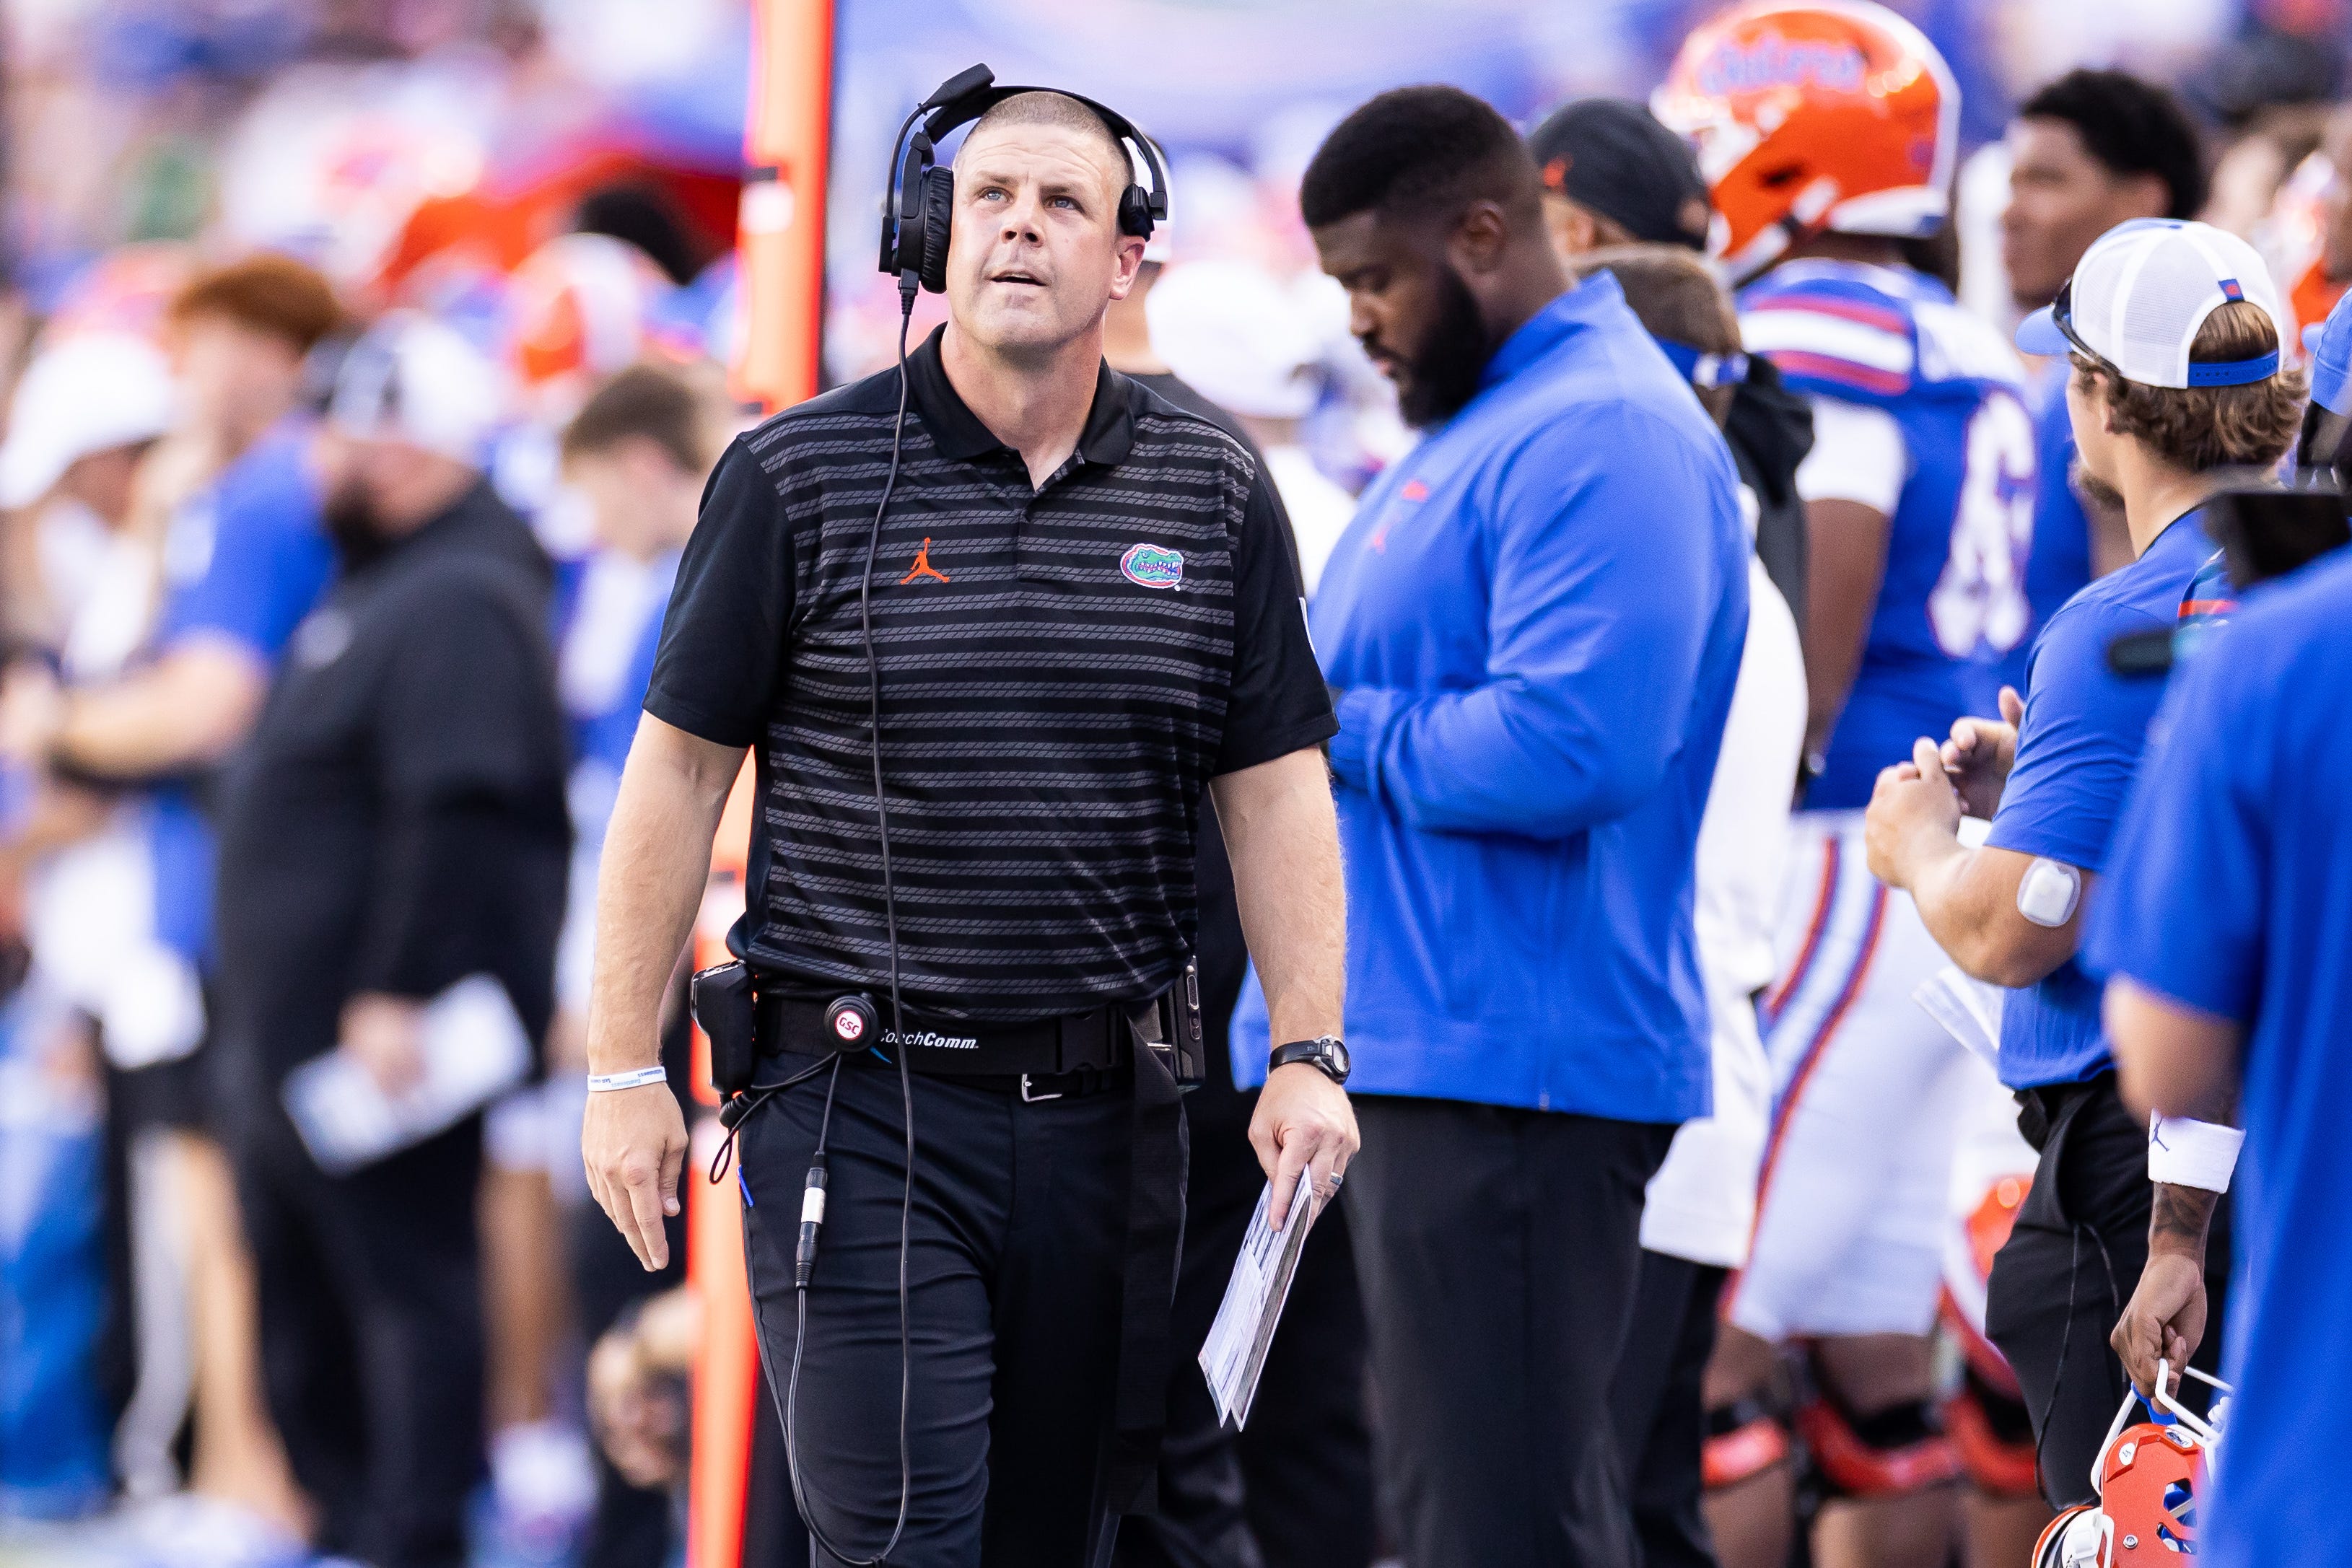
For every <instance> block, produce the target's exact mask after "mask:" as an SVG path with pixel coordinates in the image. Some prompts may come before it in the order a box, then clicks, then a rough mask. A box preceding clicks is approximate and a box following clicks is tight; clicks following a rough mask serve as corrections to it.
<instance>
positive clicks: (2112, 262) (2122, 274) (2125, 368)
mask: <svg viewBox="0 0 2352 1568" xmlns="http://www.w3.org/2000/svg"><path fill="white" fill-rule="evenodd" d="M2240 299H2242V300H2247V301H2250V302H2251V303H2252V304H2253V305H2255V306H2257V307H2259V308H2261V310H2262V312H2263V315H2265V316H2267V317H2269V318H2270V321H2271V330H2272V333H2273V336H2274V337H2278V338H2279V340H2280V341H2284V337H2283V336H2282V335H2281V334H2280V332H2279V319H2280V311H2279V304H2278V291H2277V289H2276V288H2274V287H2273V286H2272V284H2271V274H2270V268H2269V267H2265V266H2263V258H2262V256H2260V255H2259V254H2257V253H2256V252H2255V250H2254V247H2253V246H2250V245H2248V244H2247V243H2246V242H2245V241H2244V240H2242V239H2240V238H2239V237H2238V236H2237V235H2233V234H2230V233H2227V232H2226V231H2224V230H2221V229H2217V228H2215V227H2213V226H2212V225H2210V224H2198V223H2184V222H2181V221H2180V220H2179V219H2176V218H2138V219H2135V220H2133V221H2132V222H2130V223H2127V224H2118V225H2116V227H2114V228H2111V229H2109V230H2108V231H2107V232H2106V233H2105V234H2103V235H2100V236H2099V237H2098V239H2097V240H2096V241H2095V242H2094V243H2093V244H2092V246H2091V248H2090V249H2089V250H2087V251H2084V253H2083V259H2082V260H2081V261H2080V262H2078V263H2076V264H2075V267H2074V277H2070V278H2068V279H2067V280H2066V287H2063V288H2062V289H2060V290H2059V291H2058V298H2057V301H2056V303H2054V304H2051V305H2045V306H2043V307H2042V308H2041V309H2039V310H2036V311H2035V312H2034V313H2033V314H2032V315H2031V316H2028V317H2027V318H2026V319H2024V320H2023V321H2022V322H2021V323H2020V324H2019V326H2018V329H2017V346H2018V347H2019V348H2021V349H2022V350H2025V351H2026V352H2027V353H2029V354H2063V353H2065V352H2067V351H2068V350H2081V351H2083V352H2084V353H2087V354H2090V355H2091V356H2092V357H2094V358H2095V359H2099V360H2104V361H2106V363H2107V364H2109V365H2111V366H2113V367H2114V368H2115V369H2116V371H2118V372H2119V373H2120V374H2121V375H2122V376H2123V378H2124V379H2125V380H2126V381H2131V382H2139V383H2140V384H2141V385H2143V386H2151V387H2218V386H2242V385H2245V384H2246V383H2247V382H2259V381H2267V380H2269V379H2270V378H2271V377H2272V376H2274V375H2276V374H2278V369H2279V356H2278V352H2277V350H2275V349H2273V350H2272V351H2271V352H2270V353H2267V354H2263V355H2260V356H2257V357H2256V358H2253V359H2251V360H2231V361H2200V362H2197V363H2192V362H2190V361H2189V349H2190V347H2191V346H2192V345H2193V344H2194V343H2195V342H2196V341H2197V333H2198V331H2199V329H2201V328H2202V327H2203V326H2204V325H2205V318H2207V317H2208V316H2210V315H2211V314H2212V313H2213V312H2214V311H2215V310H2216V309H2218V308H2220V307H2221V306H2223V305H2227V304H2229V303H2230V302H2231V301H2232V300H2240Z"/></svg>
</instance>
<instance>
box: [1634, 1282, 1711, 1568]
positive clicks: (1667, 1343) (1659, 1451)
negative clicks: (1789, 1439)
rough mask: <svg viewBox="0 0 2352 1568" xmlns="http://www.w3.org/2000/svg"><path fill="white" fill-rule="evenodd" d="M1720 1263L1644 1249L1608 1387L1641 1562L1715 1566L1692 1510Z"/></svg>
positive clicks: (1679, 1567) (1664, 1566)
mask: <svg viewBox="0 0 2352 1568" xmlns="http://www.w3.org/2000/svg"><path fill="white" fill-rule="evenodd" d="M1724 1274H1725V1270H1721V1269H1716V1268H1710V1267H1708V1266H1707V1265H1706V1264H1704V1263H1694V1262H1691V1261H1690V1260H1687V1259H1684V1258H1669V1257H1668V1256H1666V1255H1665V1254H1664V1253H1663V1252H1651V1251H1648V1250H1644V1251H1643V1254H1642V1270H1641V1276H1640V1279H1639V1281H1638V1282H1637V1283H1636V1285H1635V1287H1634V1291H1633V1329H1632V1331H1631V1332H1630V1333H1627V1335H1626V1336H1625V1351H1624V1354H1623V1355H1622V1357H1621V1358H1620V1359H1619V1360H1618V1363H1617V1375H1616V1377H1615V1378H1614V1380H1613V1381H1612V1383H1611V1385H1610V1388H1609V1406H1610V1415H1611V1416H1612V1418H1613V1419H1614V1420H1615V1421H1616V1423H1617V1451H1618V1454H1619V1456H1620V1457H1621V1458H1622V1461H1623V1464H1624V1467H1625V1475H1626V1477H1627V1490H1628V1492H1629V1494H1630V1499H1631V1501H1632V1503H1633V1536H1634V1541H1635V1543H1636V1547H1637V1550H1638V1555H1637V1557H1636V1559H1635V1561H1636V1562H1637V1563H1640V1564H1641V1565H1642V1568H1715V1546H1714V1543H1713V1542H1711V1541H1710V1540H1709V1539H1708V1537H1707V1533H1706V1515H1705V1513H1704V1512H1703V1511H1701V1509H1700V1500H1701V1495H1702V1493H1703V1492H1704V1490H1705V1487H1704V1485H1703V1483H1702V1481H1701V1479H1700V1470H1699V1455H1700V1451H1701V1449H1702V1448H1704V1447H1705V1445H1706V1400H1705V1399H1704V1397H1703V1396H1702V1395H1701V1385H1702V1384H1703V1382H1704V1381H1705V1379H1706V1363H1707V1358H1708V1357H1709V1356H1711V1355H1713V1354H1715V1325H1716V1315H1717V1307H1718V1305H1719V1303H1720V1301H1721V1300H1722V1297H1723V1281H1724Z"/></svg>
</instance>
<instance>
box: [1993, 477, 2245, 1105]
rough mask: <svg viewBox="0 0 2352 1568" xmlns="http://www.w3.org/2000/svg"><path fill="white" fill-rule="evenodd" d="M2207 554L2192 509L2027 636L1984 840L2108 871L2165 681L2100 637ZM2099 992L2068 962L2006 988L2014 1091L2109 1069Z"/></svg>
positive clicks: (2156, 620)
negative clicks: (2022, 682)
mask: <svg viewBox="0 0 2352 1568" xmlns="http://www.w3.org/2000/svg"><path fill="white" fill-rule="evenodd" d="M2212 553H2213V542H2212V540H2210V539H2209V538H2206V536H2205V525H2204V515H2203V513H2202V512H2201V511H2194V512H2189V513H2186V514H2184V515H2182V516H2181V517H2176V518H2174V519H2173V521H2172V522H2171V524H2170V525H2169V526H2168V527H2167V528H2165V530H2164V531H2163V532H2162V533H2160V534H2158V535H2157V536H2156V538H2155V539H2154V540H2153V541H2151V542H2150V543H2149V545H2148V547H2147V553H2146V554H2144V555H2142V556H2141V557H2140V558H2139V559H2137V560H2136V561H2134V562H2132V564H2131V565H2129V566H2126V567H2124V568H2122V569H2121V570H2116V571H2114V572H2110V573H2109V574H2108V575H2107V576H2105V577H2103V578H2101V579H2099V580H2098V581H2096V582H2095V583H2092V584H2091V585H2090V586H2089V587H2088V588H2085V589H2084V590H2083V591H2081V592H2080V593H2077V594H2076V595H2074V598H2072V599H2070V600H2068V601H2066V603H2065V606H2064V608H2063V609H2061V610H2060V611H2059V612H2058V613H2057V614H2056V615H2053V616H2052V617H2051V620H2050V624H2049V625H2048V626H2047V627H2045V628H2044V629H2043V631H2042V636H2041V639H2040V640H2039V641H2038V642H2036V643H2034V646H2033V658H2032V662H2031V664H2030V666H2029V668H2030V674H2028V676H2027V683H2028V684H2027V688H2026V696H2025V722H2024V723H2023V724H2021V726H2019V727H2018V732H2017V766H2016V767H2015V768H2013V769H2012V770H2011V773H2010V776H2009V784H2008V786H2007V788H2005V789H2003V790H2002V791H2001V796H2000V810H1999V811H1997V812H1995V813H1994V815H1993V820H1992V833H1991V835H1990V838H1988V839H1987V842H1988V843H1989V844H1990V845H1991V846H1992V847H1993V848H1995V849H2003V850H2014V851H2016V852H2018V853H2019V854H2021V855H2036V856H2040V857H2042V858H2045V859H2049V860H2053V861H2062V862H2064V863H2066V864H2067V865H2071V866H2078V867H2080V868H2081V869H2083V870H2084V871H2086V872H2093V873H2096V872H2100V871H2104V870H2105V867H2106V861H2107V841H2108V839H2109V838H2110V837H2111V836H2113V834H2114V832H2115V829H2116V817H2117V816H2118V815H2119V814H2120V813H2121V812H2122V810H2123V808H2124V797H2125V796H2126V794H2127V793H2128V792H2129V791H2130V789H2131V782H2132V777H2133V775H2134V774H2135V773H2137V771H2138V768H2139V758H2140V753H2141V751H2142V750H2143V749H2145V747H2147V726H2148V721H2149V720H2150V719H2151V718H2153V717H2154V716H2156V708H2157V704H2158V702H2159V701H2160V700H2161V699H2162V698H2163V695H2164V683H2163V682H2162V681H2158V680H2152V679H2148V678H2147V677H2140V678H2137V679H2129V678H2126V677H2125V676H2122V675H2118V674H2116V673H2115V671H2114V670H2113V669H2111V668H2109V667H2108V664H2107V644H2108V643H2113V642H2114V641H2115V640H2116V638H2118V637H2121V636H2124V635H2126V633H2129V632H2148V631H2158V630H2164V629H2168V628H2169V627H2171V626H2172V625H2174V624H2175V622H2177V621H2178V619H2179V615H2180V609H2181V604H2182V601H2184V599H2186V597H2187V596H2188V592H2189V584H2190V582H2191V581H2192V580H2194V579H2195V578H2196V576H2197V572H2198V569H2199V568H2200V567H2201V566H2203V565H2204V563H2205V561H2206V560H2207V559H2209V558H2210V556H2211V555H2212ZM2107 1061H2108V1058H2107V1046H2106V1041H2105V1039H2103V1038H2102V1037H2101V1034H2100V1030H2099V988H2098V987H2097V986H2095V985H2094V984H2093V983H2092V982H2091V980H2090V977H2088V976H2086V975H2084V973H2083V971H2082V969H2081V968H2080V967H2078V966H2077V965H2076V964H2075V962H2074V960H2073V959H2072V958H2069V959H2068V960H2067V961H2066V962H2064V963H2063V964H2061V965H2059V966H2058V967H2056V968H2055V969H2053V970H2052V971H2051V972H2050V974H2049V975H2048V977H2045V978H2044V979H2042V981H2041V983H2040V984H2038V985H2032V986H2028V987H2026V988H2024V989H2023V990H2020V991H2014V992H2011V995H2010V998H2009V1001H2008V1004H2007V1005H2006V1006H2005V1007H2004V1008H2002V1009H2001V1015H2000V1079H2001V1082H2004V1083H2006V1084H2008V1085H2009V1086H2010V1087H2011V1089H2032V1088H2034V1087H2037V1086H2038V1085H2041V1084H2044V1083H2073V1082H2078V1081H2080V1080H2082V1079H2084V1078H2088V1077H2090V1076H2092V1075H2093V1074H2095V1073H2096V1072H2099V1071H2103V1070H2105V1067H2106V1065H2107Z"/></svg>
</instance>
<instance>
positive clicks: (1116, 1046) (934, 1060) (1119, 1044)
mask: <svg viewBox="0 0 2352 1568" xmlns="http://www.w3.org/2000/svg"><path fill="white" fill-rule="evenodd" d="M829 1005H830V1004H829V1003H827V1002H824V1001H818V1000H815V999H814V998H804V997H790V996H780V995H778V994H776V993H774V992H767V993H764V994H762V995H761V996H760V998H758V1000H757V1002H756V1003H755V1009H756V1010H755V1012H754V1014H753V1017H754V1024H753V1028H754V1030H755V1031H756V1034H755V1038H756V1039H757V1040H759V1043H760V1051H761V1054H763V1055H764V1054H768V1053H770V1052H774V1051H789V1052H790V1053H792V1054H793V1055H794V1056H847V1057H850V1058H851V1059H852V1060H853V1061H856V1060H859V1059H863V1060H865V1061H880V1060H887V1061H892V1062H895V1061H897V1060H898V1056H899V1055H900V1054H901V1051H900V1049H899V1040H898V1035H897V1034H896V1033H895V1032H894V1031H893V1030H891V1029H890V1028H889V1026H888V1024H887V1019H886V1021H885V1023H884V1026H883V1029H882V1032H881V1036H880V1038H879V1039H877V1040H842V1039H841V1038H840V1037H839V1036H837V1035H835V1033H834V1032H833V1030H830V1029H828V1028H827V1027H826V1026H825V1017H824V1015H825V1009H826V1008H827V1007H828V1006H829ZM1127 1011H1128V1009H1126V1008H1124V1007H1121V1006H1111V1007H1101V1008H1090V1009H1087V1011H1085V1012H1081V1013H1065V1014H1063V1015H1061V1016H1060V1017H1058V1018H1049V1019H1038V1020H1037V1021H1035V1022H1034V1023H1024V1024H973V1023H965V1022H961V1021H958V1020H955V1019H948V1020H922V1019H908V1023H907V1039H906V1042H905V1046H904V1051H903V1054H904V1055H905V1057H906V1059H907V1065H908V1068H910V1069H911V1070H913V1071H917V1072H927V1073H932V1074H936V1075H938V1076H940V1077H942V1078H956V1079H961V1080H968V1081H971V1080H976V1081H979V1082H983V1083H988V1084H991V1085H993V1086H997V1087H1003V1088H1018V1089H1020V1091H1021V1092H1022V1097H1023V1098H1024V1099H1027V1100H1050V1099H1055V1098H1057V1097H1058V1096H1060V1095H1063V1094H1069V1093H1092V1092H1094V1091H1095V1090H1097V1089H1098V1088H1112V1087H1116V1086H1117V1085H1118V1083H1119V1082H1122V1081H1123V1080H1124V1078H1125V1074H1124V1073H1123V1072H1122V1071H1120V1070H1121V1069H1123V1068H1125V1067H1126V1066H1127V1065H1128V1064H1129V1062H1130V1061H1133V1060H1134V1056H1135V1052H1134V1049H1133V1046H1132V1044H1131V1040H1132V1039H1133V1034H1132V1031H1131V1030H1129V1026H1128V1021H1127ZM874 1051H880V1052H881V1056H880V1058H877V1057H876V1056H875V1055H874V1054H873V1052H874Z"/></svg>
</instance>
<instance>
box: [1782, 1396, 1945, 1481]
mask: <svg viewBox="0 0 2352 1568" xmlns="http://www.w3.org/2000/svg"><path fill="white" fill-rule="evenodd" d="M1797 1431H1798V1434H1799V1435H1800V1436H1801V1437H1803V1438H1804V1439H1805V1448H1806V1449H1807V1450H1808V1451H1809V1452H1810V1453H1811V1456H1812V1461H1813V1468H1814V1469H1815V1470H1816V1471H1817V1472H1818V1473H1819V1474H1820V1477H1821V1479H1822V1482H1823V1484H1824V1485H1825V1486H1826V1488H1827V1490H1828V1491H1829V1493H1830V1495H1831V1496H1832V1497H1842V1498H1857V1499H1862V1498H1883V1497H1904V1496H1907V1495H1909V1494H1910V1493H1912V1492H1918V1491H1925V1490H1927V1489H1928V1488H1930V1487H1937V1486H1942V1485H1944V1484H1945V1483H1947V1482H1948V1481H1952V1480H1955V1479H1958V1477H1959V1474H1960V1460H1959V1456H1958V1454H1956V1453H1955V1452H1954V1451H1953V1449H1952V1443H1951V1439H1950V1438H1948V1437H1946V1436H1945V1435H1944V1431H1943V1427H1942V1424H1941V1423H1940V1422H1938V1421H1937V1418H1936V1411H1935V1407H1934V1406H1931V1405H1929V1404H1928V1403H1927V1401H1925V1400H1913V1401H1908V1402H1906V1403H1904V1404H1901V1405H1896V1406H1890V1407H1889V1408H1887V1409H1885V1410H1881V1411H1879V1412H1878V1413H1877V1414H1875V1415H1874V1416H1866V1417H1864V1418H1863V1419H1860V1420H1856V1419H1854V1418H1853V1417H1851V1416H1847V1415H1846V1414H1845V1412H1843V1410H1840V1409H1839V1408H1838V1407H1837V1406H1836V1405H1835V1404H1833V1403H1832V1401H1830V1400H1828V1399H1826V1398H1822V1397H1820V1396H1815V1397H1813V1398H1811V1399H1810V1400H1808V1401H1806V1403H1805V1404H1804V1405H1802V1406H1800V1407H1799V1408H1798V1411H1797Z"/></svg>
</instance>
